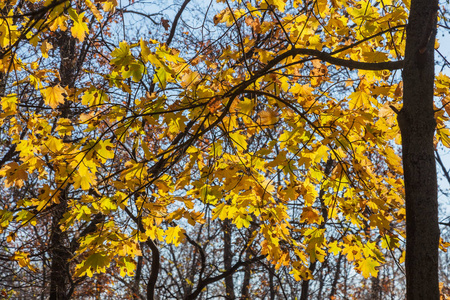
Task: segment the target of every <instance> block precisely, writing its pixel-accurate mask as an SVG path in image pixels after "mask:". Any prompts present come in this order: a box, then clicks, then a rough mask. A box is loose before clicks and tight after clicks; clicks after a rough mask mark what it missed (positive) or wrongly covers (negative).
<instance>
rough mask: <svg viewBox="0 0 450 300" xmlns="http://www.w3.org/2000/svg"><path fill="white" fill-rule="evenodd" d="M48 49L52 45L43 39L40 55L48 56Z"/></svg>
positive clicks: (51, 47)
mask: <svg viewBox="0 0 450 300" xmlns="http://www.w3.org/2000/svg"><path fill="white" fill-rule="evenodd" d="M50 49H53V45H52V44H50V43H49V42H47V40H45V41H43V42H42V44H41V53H42V57H45V58H48V50H50Z"/></svg>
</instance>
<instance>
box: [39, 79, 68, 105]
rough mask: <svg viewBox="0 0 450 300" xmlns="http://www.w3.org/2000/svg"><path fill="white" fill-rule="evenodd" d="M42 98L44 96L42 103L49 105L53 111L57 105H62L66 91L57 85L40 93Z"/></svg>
mask: <svg viewBox="0 0 450 300" xmlns="http://www.w3.org/2000/svg"><path fill="white" fill-rule="evenodd" d="M41 93H42V96H44V103H45V104H47V105H50V107H51V108H53V109H55V108H57V107H58V105H59V104H61V103H64V100H65V98H64V97H65V96H66V90H65V89H63V88H62V87H61V86H60V85H59V84H58V85H55V86H53V87H48V88H46V89H45V90H43V91H41Z"/></svg>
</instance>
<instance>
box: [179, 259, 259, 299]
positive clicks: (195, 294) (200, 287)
mask: <svg viewBox="0 0 450 300" xmlns="http://www.w3.org/2000/svg"><path fill="white" fill-rule="evenodd" d="M265 257H266V255H260V256H257V257H254V258H252V259H250V260H246V261H239V262H237V263H236V264H235V265H234V266H233V267H231V268H230V269H228V270H226V271H225V272H223V273H222V274H220V275H217V276H214V277H209V278H207V279H206V280H200V282H199V283H198V285H197V288H196V289H195V291H194V292H193V293H192V294H190V295H188V296H187V297H186V298H185V299H186V300H193V299H196V298H197V297H198V296H199V295H200V293H201V292H202V290H203V289H204V288H205V287H206V286H207V285H208V284H211V283H214V282H216V281H219V280H222V279H224V278H225V277H227V276H230V275H232V274H233V273H234V272H236V271H237V269H239V268H240V267H243V266H247V265H250V264H252V263H254V262H257V261H259V260H261V259H263V258H265Z"/></svg>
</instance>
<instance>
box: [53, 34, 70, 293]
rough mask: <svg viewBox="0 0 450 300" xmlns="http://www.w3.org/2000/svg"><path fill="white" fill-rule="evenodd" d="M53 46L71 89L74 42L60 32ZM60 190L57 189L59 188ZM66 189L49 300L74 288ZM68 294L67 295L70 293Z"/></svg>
mask: <svg viewBox="0 0 450 300" xmlns="http://www.w3.org/2000/svg"><path fill="white" fill-rule="evenodd" d="M54 45H55V46H56V47H57V48H59V53H60V59H61V63H60V66H59V74H60V77H61V85H62V86H69V87H73V86H74V83H75V76H74V74H75V72H76V71H75V70H76V65H77V51H76V40H75V38H73V37H72V36H71V35H70V33H68V32H61V33H60V35H59V36H58V37H56V39H55V43H54ZM69 105H70V104H69V102H68V101H65V103H64V104H63V105H61V106H60V107H59V108H58V109H59V111H60V112H61V117H62V118H69V117H70V114H71V113H70V108H69ZM59 188H60V187H59ZM67 191H68V188H62V189H61V195H60V196H59V204H58V205H57V206H56V207H55V209H54V210H53V212H52V227H51V231H52V234H51V260H52V264H51V269H50V300H66V299H69V298H70V296H71V294H72V293H73V290H74V286H71V287H70V288H69V279H70V278H69V277H70V276H71V274H70V270H69V259H70V258H71V257H72V253H71V251H70V245H69V243H68V240H67V234H66V233H65V232H63V231H62V230H61V229H60V224H59V223H60V221H61V219H62V218H63V216H64V214H65V213H66V212H67V201H68V196H67ZM69 291H70V292H69Z"/></svg>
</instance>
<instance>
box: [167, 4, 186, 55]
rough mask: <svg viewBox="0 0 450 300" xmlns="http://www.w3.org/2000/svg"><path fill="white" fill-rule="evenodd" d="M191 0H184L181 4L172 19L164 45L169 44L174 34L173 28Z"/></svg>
mask: <svg viewBox="0 0 450 300" xmlns="http://www.w3.org/2000/svg"><path fill="white" fill-rule="evenodd" d="M189 2H191V0H184V2H183V4H182V5H181V7H180V10H179V11H178V13H177V14H176V16H175V19H173V23H172V28H170V33H169V37H168V38H167V42H166V45H167V46H169V45H170V43H171V42H172V39H173V36H174V35H175V29H176V28H177V24H178V20H179V19H180V17H181V14H182V13H183V11H184V9H185V8H186V6H187V5H188V3H189Z"/></svg>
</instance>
